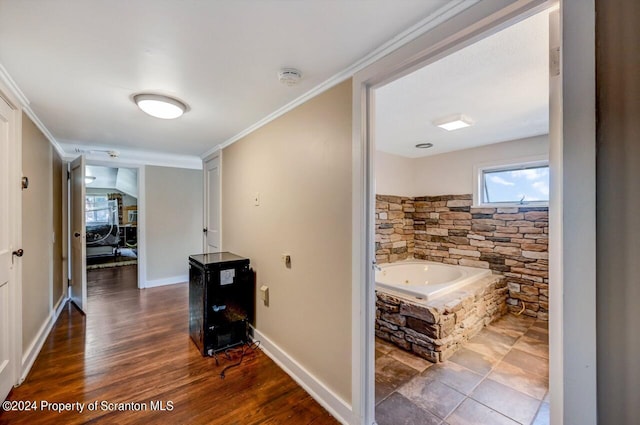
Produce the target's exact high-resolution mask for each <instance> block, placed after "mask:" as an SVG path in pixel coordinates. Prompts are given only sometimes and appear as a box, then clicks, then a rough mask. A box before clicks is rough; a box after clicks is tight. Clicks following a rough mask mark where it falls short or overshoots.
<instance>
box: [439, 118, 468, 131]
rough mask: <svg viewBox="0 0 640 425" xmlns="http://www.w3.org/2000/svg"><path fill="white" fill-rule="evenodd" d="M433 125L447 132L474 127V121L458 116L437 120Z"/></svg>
mask: <svg viewBox="0 0 640 425" xmlns="http://www.w3.org/2000/svg"><path fill="white" fill-rule="evenodd" d="M433 125H436V126H438V127H440V128H444V129H445V130H447V131H453V130H458V129H460V128H465V127H469V126H470V125H473V120H472V119H471V118H469V117H467V116H465V115H462V114H457V115H451V116H448V117H444V118H440V119H438V120H435V121H433Z"/></svg>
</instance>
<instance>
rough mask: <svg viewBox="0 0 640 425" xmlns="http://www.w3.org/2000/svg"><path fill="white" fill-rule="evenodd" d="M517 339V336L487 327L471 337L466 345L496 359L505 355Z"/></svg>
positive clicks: (491, 358)
mask: <svg viewBox="0 0 640 425" xmlns="http://www.w3.org/2000/svg"><path fill="white" fill-rule="evenodd" d="M516 340H517V337H514V336H511V335H507V334H503V333H500V332H496V331H494V330H491V329H489V328H485V329H483V330H482V331H480V332H479V333H478V335H476V336H474V337H473V338H471V339H470V340H469V342H467V343H466V344H465V347H466V348H468V349H469V350H473V351H475V352H477V353H480V354H484V355H485V356H486V357H487V358H488V359H489V360H492V361H495V360H500V359H501V358H502V357H504V355H505V354H507V352H508V351H509V350H510V349H511V346H512V345H513V344H514V342H515V341H516Z"/></svg>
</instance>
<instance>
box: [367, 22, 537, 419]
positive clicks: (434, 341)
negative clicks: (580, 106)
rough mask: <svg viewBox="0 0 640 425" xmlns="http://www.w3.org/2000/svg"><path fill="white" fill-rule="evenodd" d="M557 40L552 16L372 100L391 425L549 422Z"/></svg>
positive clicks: (379, 348)
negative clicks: (553, 51) (552, 100)
mask: <svg viewBox="0 0 640 425" xmlns="http://www.w3.org/2000/svg"><path fill="white" fill-rule="evenodd" d="M548 35H549V12H548V11H543V12H540V13H537V14H535V15H533V16H531V17H528V18H527V19H524V20H522V21H520V22H518V23H515V24H514V25H512V26H509V27H507V28H505V29H503V30H501V31H499V32H497V33H494V34H492V35H490V36H488V37H485V38H482V39H481V40H479V41H476V42H475V43H473V44H471V45H469V46H466V47H464V48H462V49H459V50H457V51H455V52H453V53H451V54H449V55H447V56H445V57H443V58H442V59H440V60H438V61H435V62H432V63H429V64H428V65H426V66H424V67H422V68H420V69H417V70H415V71H413V72H412V73H411V74H408V75H405V76H403V77H401V78H399V79H396V80H394V81H392V82H390V83H388V84H385V85H383V86H380V87H377V88H376V89H375V90H374V91H373V103H374V104H375V118H374V124H373V128H374V130H375V131H374V132H375V143H376V161H375V182H376V184H375V187H376V194H375V196H376V199H375V200H376V209H375V244H376V246H375V259H376V262H377V263H378V266H379V267H380V268H381V270H379V271H377V272H376V282H377V285H376V298H377V299H376V306H377V309H376V322H375V329H376V331H375V334H376V362H375V363H376V379H375V381H376V391H375V395H376V419H377V421H378V424H380V425H384V424H391V423H396V422H395V421H400V422H403V421H405V422H406V421H409V422H411V421H416V420H419V421H420V422H421V423H431V422H433V423H438V422H439V421H442V420H447V421H450V422H454V423H458V422H460V421H461V422H465V423H466V422H473V423H477V424H494V423H502V422H504V423H527V424H530V423H532V422H534V421H535V423H548V421H549V405H548V401H546V400H547V399H546V396H547V393H548V375H549V366H548V358H549V353H548V326H547V320H548V308H549V274H548V260H549V257H548V237H549V226H548V223H549V214H548V207H549V124H548V123H549V105H548V98H549V95H548V93H549V64H548V50H549V37H548ZM418 269H419V270H418ZM403 273H404V274H403ZM473 275H477V276H478V277H477V278H472V277H466V276H473ZM460 276H464V277H462V278H461V277H460ZM466 282H470V283H466ZM448 288H450V289H448ZM478 294H480V295H478ZM501 421H502V422H501Z"/></svg>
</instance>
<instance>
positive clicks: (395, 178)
mask: <svg viewBox="0 0 640 425" xmlns="http://www.w3.org/2000/svg"><path fill="white" fill-rule="evenodd" d="M548 154H549V138H548V136H546V135H545V136H537V137H531V138H527V139H520V140H514V141H509V142H502V143H496V144H493V145H487V146H480V147H477V148H471V149H465V150H461V151H456V152H449V153H444V154H440V155H433V156H426V157H422V158H415V159H411V158H404V157H400V156H397V155H391V154H388V153H383V152H376V172H375V174H376V193H378V194H381V195H400V196H424V195H430V196H435V195H463V194H469V193H473V167H474V165H481V164H487V163H490V162H494V161H501V160H509V159H516V158H523V157H530V156H537V155H548Z"/></svg>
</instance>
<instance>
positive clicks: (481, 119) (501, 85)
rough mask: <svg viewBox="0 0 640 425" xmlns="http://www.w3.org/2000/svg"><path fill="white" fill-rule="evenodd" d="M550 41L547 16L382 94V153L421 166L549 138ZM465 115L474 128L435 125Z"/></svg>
mask: <svg viewBox="0 0 640 425" xmlns="http://www.w3.org/2000/svg"><path fill="white" fill-rule="evenodd" d="M548 39H549V37H548V13H547V12H543V13H540V14H538V15H535V16H532V17H531V18H528V19H527V20H525V21H522V22H520V23H518V24H516V25H514V26H512V27H509V28H507V29H505V30H503V31H501V32H499V33H497V34H494V35H492V36H490V37H487V38H485V39H483V40H481V41H479V42H477V43H475V44H472V45H470V46H468V47H466V48H464V49H462V50H459V51H457V52H455V53H453V54H451V55H449V56H446V57H444V58H443V59H440V60H439V61H437V62H434V63H432V64H430V65H428V66H426V67H424V68H422V69H419V70H417V71H416V72H414V73H412V74H409V75H407V76H405V77H403V78H401V79H399V80H396V81H394V82H392V83H390V84H388V85H386V86H384V87H381V88H379V89H378V90H376V93H375V96H376V118H375V134H376V148H377V149H378V150H381V151H383V152H388V153H392V154H396V155H401V156H405V157H409V158H417V157H422V156H427V155H435V154H440V153H445V152H451V151H455V150H460V149H466V148H471V147H475V146H481V145H488V144H492V143H499V142H504V141H508V140H514V139H521V138H525V137H530V136H536V135H541V134H547V133H548V131H549V130H548V128H549V122H548V121H549V119H548V118H549V117H548V114H549V112H548V99H549V81H548V79H549V77H548V75H549V71H548V50H549V47H548ZM459 113H461V114H464V115H466V116H468V117H470V118H471V119H472V120H473V121H475V124H474V125H472V126H471V127H467V128H463V129H460V130H456V131H451V132H449V131H446V130H443V129H441V128H438V127H436V126H435V125H434V124H432V121H434V120H437V119H439V118H442V117H446V116H450V115H453V114H459ZM426 142H429V143H433V145H434V146H433V147H432V148H430V149H417V148H416V147H415V145H416V144H418V143H426Z"/></svg>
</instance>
